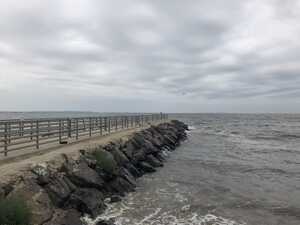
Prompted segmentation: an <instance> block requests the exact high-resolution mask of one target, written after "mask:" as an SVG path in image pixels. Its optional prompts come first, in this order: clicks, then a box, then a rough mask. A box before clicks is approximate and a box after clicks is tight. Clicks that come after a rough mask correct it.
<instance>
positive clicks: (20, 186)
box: [0, 121, 188, 225]
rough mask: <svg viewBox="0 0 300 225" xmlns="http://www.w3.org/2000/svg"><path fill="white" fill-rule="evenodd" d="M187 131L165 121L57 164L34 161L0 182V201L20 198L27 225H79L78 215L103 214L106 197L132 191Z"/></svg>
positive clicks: (160, 164)
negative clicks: (28, 218) (27, 213)
mask: <svg viewBox="0 0 300 225" xmlns="http://www.w3.org/2000/svg"><path fill="white" fill-rule="evenodd" d="M187 129H188V128H187V126H186V125H185V124H183V123H182V122H180V121H170V122H166V123H162V124H159V125H156V126H151V127H150V128H147V129H145V130H142V131H139V132H136V133H134V134H132V135H131V136H130V137H128V138H126V139H124V138H123V139H120V140H117V141H112V142H110V143H108V144H106V145H102V146H101V145H99V146H96V147H93V148H88V149H82V150H79V152H80V154H76V155H75V156H74V155H68V154H63V155H62V159H63V160H60V161H59V162H52V163H43V164H37V165H34V166H32V168H31V169H30V170H28V171H26V172H25V173H24V174H23V175H22V176H20V177H18V178H16V179H12V180H10V181H8V182H6V183H2V184H0V201H3V200H7V199H13V198H15V197H18V198H21V199H22V200H23V201H25V202H26V205H28V208H29V209H30V211H31V222H30V223H31V224H36V225H81V224H83V223H82V220H81V217H82V216H84V215H89V216H90V217H92V218H95V217H96V216H97V215H99V214H101V212H103V210H104V209H105V201H104V200H105V199H107V198H110V200H111V201H118V200H120V196H124V195H125V194H126V193H128V192H131V191H134V190H135V187H136V179H137V178H138V177H140V176H142V175H144V174H146V173H151V172H155V171H156V168H157V167H162V166H163V164H164V162H165V160H166V155H167V153H168V152H171V151H173V150H175V149H176V147H177V146H178V145H179V144H180V142H181V141H183V140H184V139H185V138H186V132H185V131H186V130H187ZM0 210H1V209H0ZM97 224H98V225H101V224H102V225H104V224H113V221H97Z"/></svg>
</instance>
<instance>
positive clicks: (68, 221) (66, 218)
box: [43, 209, 82, 225]
mask: <svg viewBox="0 0 300 225" xmlns="http://www.w3.org/2000/svg"><path fill="white" fill-rule="evenodd" d="M43 225H82V221H81V213H80V212H78V211H77V210H75V209H70V210H56V212H55V214H54V215H53V218H52V219H51V220H50V221H48V222H46V223H43Z"/></svg>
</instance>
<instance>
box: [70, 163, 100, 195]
mask: <svg viewBox="0 0 300 225" xmlns="http://www.w3.org/2000/svg"><path fill="white" fill-rule="evenodd" d="M64 170H65V172H66V174H67V176H68V178H69V179H70V180H71V181H72V182H73V183H74V184H75V185H76V186H78V187H83V188H97V189H100V190H101V189H103V187H104V185H105V182H104V180H103V179H102V178H101V177H99V175H98V174H97V172H96V171H95V170H93V169H91V168H90V167H89V166H88V164H87V162H86V161H85V160H80V161H79V162H78V163H70V162H67V163H65V164H64Z"/></svg>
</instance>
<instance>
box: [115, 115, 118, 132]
mask: <svg viewBox="0 0 300 225" xmlns="http://www.w3.org/2000/svg"><path fill="white" fill-rule="evenodd" d="M115 123H116V131H117V130H118V117H117V116H116V117H115Z"/></svg>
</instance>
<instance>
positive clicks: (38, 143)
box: [35, 120, 40, 149]
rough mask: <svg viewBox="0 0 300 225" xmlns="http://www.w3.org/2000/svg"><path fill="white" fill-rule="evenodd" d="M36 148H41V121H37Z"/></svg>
mask: <svg viewBox="0 0 300 225" xmlns="http://www.w3.org/2000/svg"><path fill="white" fill-rule="evenodd" d="M35 129H36V148H37V149H39V148H40V127H39V121H38V120H37V121H36V128H35Z"/></svg>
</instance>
